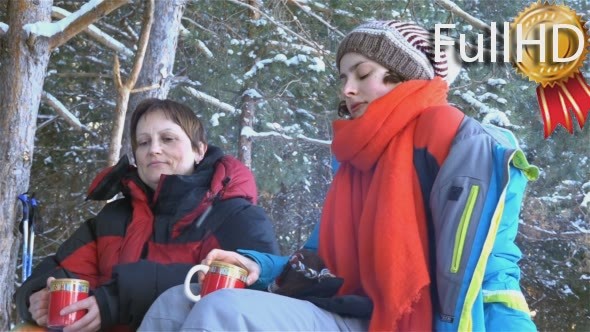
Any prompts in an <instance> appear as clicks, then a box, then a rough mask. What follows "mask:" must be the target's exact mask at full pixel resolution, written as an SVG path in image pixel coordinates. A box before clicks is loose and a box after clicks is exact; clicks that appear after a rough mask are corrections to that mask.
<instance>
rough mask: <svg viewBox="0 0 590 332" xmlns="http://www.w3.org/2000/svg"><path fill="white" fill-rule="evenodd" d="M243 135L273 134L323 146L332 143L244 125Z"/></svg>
mask: <svg viewBox="0 0 590 332" xmlns="http://www.w3.org/2000/svg"><path fill="white" fill-rule="evenodd" d="M240 134H241V135H242V136H246V137H249V138H256V137H259V138H260V137H272V136H276V137H281V138H284V139H286V140H292V139H299V140H302V141H306V142H309V143H312V144H316V145H322V146H330V144H332V142H331V141H326V140H321V139H316V138H311V137H307V136H305V135H303V134H297V135H295V136H289V135H287V134H283V133H279V132H277V131H264V132H256V131H255V130H254V129H253V128H252V127H250V126H244V127H243V128H242V132H241V133H240Z"/></svg>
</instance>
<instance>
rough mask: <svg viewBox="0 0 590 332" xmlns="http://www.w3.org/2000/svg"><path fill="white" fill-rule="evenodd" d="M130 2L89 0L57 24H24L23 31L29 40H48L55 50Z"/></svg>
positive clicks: (121, 0)
mask: <svg viewBox="0 0 590 332" xmlns="http://www.w3.org/2000/svg"><path fill="white" fill-rule="evenodd" d="M130 2H131V0H90V1H88V2H87V3H86V4H84V5H83V6H82V7H80V9H78V10H77V11H76V12H74V13H72V14H71V15H68V16H66V17H64V18H63V19H61V20H59V21H57V22H53V23H51V22H37V23H30V24H26V25H25V26H24V27H23V29H24V30H25V31H26V32H27V33H28V34H29V38H36V37H38V36H44V37H48V38H50V41H49V44H50V46H51V48H56V47H59V46H61V45H63V44H64V43H66V42H67V41H68V40H70V39H71V38H72V37H74V36H75V35H77V34H78V33H79V32H81V31H83V30H85V29H86V28H87V27H88V26H89V25H90V24H92V23H93V22H95V21H97V20H99V19H100V18H101V17H103V16H105V15H108V14H109V13H110V12H112V11H113V10H115V9H117V8H119V7H121V6H123V5H125V4H127V3H130Z"/></svg>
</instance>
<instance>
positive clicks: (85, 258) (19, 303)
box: [16, 219, 98, 321]
mask: <svg viewBox="0 0 590 332" xmlns="http://www.w3.org/2000/svg"><path fill="white" fill-rule="evenodd" d="M94 230H95V221H94V219H90V220H88V221H86V222H85V223H83V224H82V225H81V226H80V227H79V228H78V229H77V230H76V231H75V232H74V234H73V235H72V236H70V237H69V238H68V239H67V240H66V241H65V242H64V243H62V245H61V246H60V247H59V248H58V250H57V252H56V254H55V255H52V256H49V257H47V258H45V259H44V260H43V261H42V262H41V263H39V264H38V265H37V266H36V267H35V269H34V270H33V273H32V274H31V276H30V277H29V278H28V279H27V280H26V281H25V282H24V283H23V284H22V285H21V286H20V287H19V288H18V289H17V291H16V307H17V311H18V314H19V316H20V317H21V318H22V319H24V320H25V321H32V317H31V314H30V313H29V304H30V303H29V297H30V296H31V295H32V294H33V293H35V292H37V291H39V290H41V289H43V288H45V287H46V284H47V278H49V277H55V278H79V279H84V280H87V281H89V283H90V286H91V289H93V288H94V287H96V285H97V281H98V272H97V254H96V237H95V235H94V234H95V232H94Z"/></svg>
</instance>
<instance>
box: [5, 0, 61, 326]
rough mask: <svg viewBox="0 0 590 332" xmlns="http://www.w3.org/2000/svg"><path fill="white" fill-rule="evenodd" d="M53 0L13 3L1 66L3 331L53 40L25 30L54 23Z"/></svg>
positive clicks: (9, 303)
mask: <svg viewBox="0 0 590 332" xmlns="http://www.w3.org/2000/svg"><path fill="white" fill-rule="evenodd" d="M51 6H52V1H34V0H23V1H11V2H9V7H8V24H9V26H10V29H9V30H8V34H7V35H6V36H5V40H4V47H3V48H2V49H1V50H2V53H1V54H0V63H2V68H0V77H2V80H0V110H1V112H2V117H0V137H2V139H1V140H0V179H2V180H1V181H0V252H1V253H2V254H1V255H0V266H2V269H1V270H0V285H1V287H0V330H2V331H7V330H9V323H10V314H9V313H10V312H12V308H11V306H12V294H13V292H14V281H15V269H14V267H15V266H16V261H17V257H18V252H19V248H18V247H19V244H20V242H21V241H19V240H18V239H20V235H19V234H18V228H17V227H16V226H18V223H17V220H16V218H17V214H16V209H15V207H17V206H18V205H17V204H16V203H17V196H18V195H19V194H22V193H24V192H26V191H27V190H28V188H29V176H30V172H31V165H32V161H33V147H34V138H35V128H36V120H37V111H38V109H39V103H40V101H41V92H42V91H43V80H44V79H45V72H46V69H47V64H48V62H49V55H50V47H49V42H48V39H47V38H36V39H34V40H32V39H27V35H26V33H25V31H24V30H23V25H25V24H28V23H35V22H39V21H44V22H49V21H50V20H51Z"/></svg>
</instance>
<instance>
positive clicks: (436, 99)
mask: <svg viewBox="0 0 590 332" xmlns="http://www.w3.org/2000/svg"><path fill="white" fill-rule="evenodd" d="M432 45H433V41H432V40H431V34H430V33H429V32H428V31H426V30H425V29H423V28H422V27H420V26H418V25H416V24H414V23H412V22H399V21H386V22H385V21H375V22H369V23H366V24H363V25H361V26H359V27H357V28H356V29H354V30H353V31H352V32H350V33H349V34H348V35H347V36H346V37H345V38H344V40H343V41H342V42H341V44H340V46H339V48H338V53H337V56H336V58H337V66H338V69H339V71H340V78H341V81H342V88H341V93H342V98H343V102H342V104H341V107H340V109H339V114H340V115H341V116H344V117H346V119H342V120H336V121H335V122H334V124H333V126H334V139H333V142H332V149H333V152H334V155H335V157H336V159H337V160H338V161H339V163H340V166H339V168H338V170H337V173H336V175H335V177H334V181H333V183H332V185H331V187H330V189H329V191H328V194H327V197H326V201H325V203H324V207H323V211H322V218H321V223H320V224H318V225H317V226H316V229H315V230H314V232H313V233H312V235H311V237H310V239H309V240H308V242H307V244H306V245H305V248H306V249H312V250H316V251H317V253H318V255H319V257H320V258H321V259H323V261H324V262H325V265H326V268H327V269H329V271H330V274H329V275H332V274H333V275H336V276H337V277H338V278H330V277H327V278H324V279H322V278H317V277H315V278H317V282H316V283H315V284H314V285H313V286H310V287H309V289H308V291H301V292H299V293H298V294H297V295H294V296H293V297H294V298H292V297H286V296H282V295H277V294H272V293H271V292H272V291H273V290H275V289H276V287H273V286H277V285H278V287H279V289H280V287H282V286H284V285H282V284H281V281H282V280H284V279H282V278H278V279H277V277H278V276H279V275H280V274H281V272H282V270H283V267H284V266H285V265H286V264H287V262H288V260H289V258H288V257H277V256H272V255H268V254H261V253H258V252H255V251H247V250H240V251H239V254H238V253H235V252H228V251H221V250H214V251H212V252H211V253H210V254H209V255H208V256H207V258H206V259H205V260H204V261H203V263H204V264H210V263H211V262H212V261H213V260H222V261H226V262H229V263H233V264H238V265H241V266H243V267H244V268H246V269H247V270H248V271H249V276H248V284H249V285H250V288H255V289H256V288H258V289H268V290H269V291H271V292H260V291H255V290H243V289H241V290H220V291H216V292H214V293H211V294H209V295H207V296H205V297H204V298H203V299H202V300H201V301H200V302H198V303H196V304H195V305H194V306H193V307H192V310H191V312H190V313H189V315H188V316H187V317H186V319H184V321H182V322H177V323H175V324H178V325H173V324H172V323H169V321H168V324H171V325H161V319H160V318H162V317H167V315H168V313H166V311H165V310H164V308H169V306H168V305H166V304H165V303H166V299H165V298H162V299H161V302H160V303H159V304H158V301H157V302H156V305H154V306H153V307H152V308H151V309H150V312H148V314H147V315H146V320H144V324H143V325H142V328H144V329H146V330H150V329H158V328H160V329H161V328H174V329H178V328H186V329H190V330H195V329H196V330H366V329H370V330H380V331H392V330H399V331H428V330H486V329H489V330H500V329H501V330H511V331H512V330H515V331H516V330H518V331H525V330H535V326H534V324H533V323H532V321H531V318H530V314H529V311H528V306H527V304H526V301H525V300H524V296H523V294H522V293H521V291H520V286H519V277H520V270H519V268H518V265H517V261H518V259H519V258H520V251H519V250H518V248H517V247H516V246H515V244H514V238H515V236H516V233H517V226H518V215H519V209H520V203H521V200H522V195H523V192H524V188H525V185H526V182H527V179H535V178H536V176H537V175H538V170H537V169H536V168H535V167H534V166H530V165H529V164H528V163H527V161H526V158H525V157H524V154H523V153H522V151H521V150H519V149H518V146H517V143H516V140H515V138H514V136H513V135H512V134H511V133H510V132H508V131H506V130H503V129H500V128H496V127H492V126H482V125H480V124H479V123H478V122H477V121H475V120H473V119H471V118H469V117H466V116H465V115H464V114H463V113H462V112H461V111H459V110H457V109H456V108H454V107H452V106H450V105H449V104H448V102H447V93H448V82H447V81H445V79H447V80H450V79H449V77H450V76H454V75H456V70H455V71H453V70H449V63H450V61H448V60H452V59H447V58H446V57H444V56H443V57H441V59H440V60H441V61H435V56H434V49H433V47H432ZM450 72H453V73H452V74H450ZM320 225H321V226H320ZM291 260H292V258H291ZM290 267H291V268H293V269H295V268H296V267H298V268H299V270H300V271H301V272H302V273H305V274H306V275H312V276H318V275H321V273H310V271H309V270H310V268H306V267H305V265H304V266H303V267H301V264H300V263H299V262H298V263H297V264H294V265H293V264H290ZM315 272H318V271H315ZM273 281H274V282H273ZM338 281H339V282H338ZM271 283H272V284H271ZM269 284H271V287H270V288H267V286H268V285H269ZM335 285H336V286H335ZM174 291H176V292H178V291H179V289H172V290H170V291H169V292H174ZM334 293H335V294H334ZM164 295H166V294H164ZM158 324H160V325H158Z"/></svg>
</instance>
